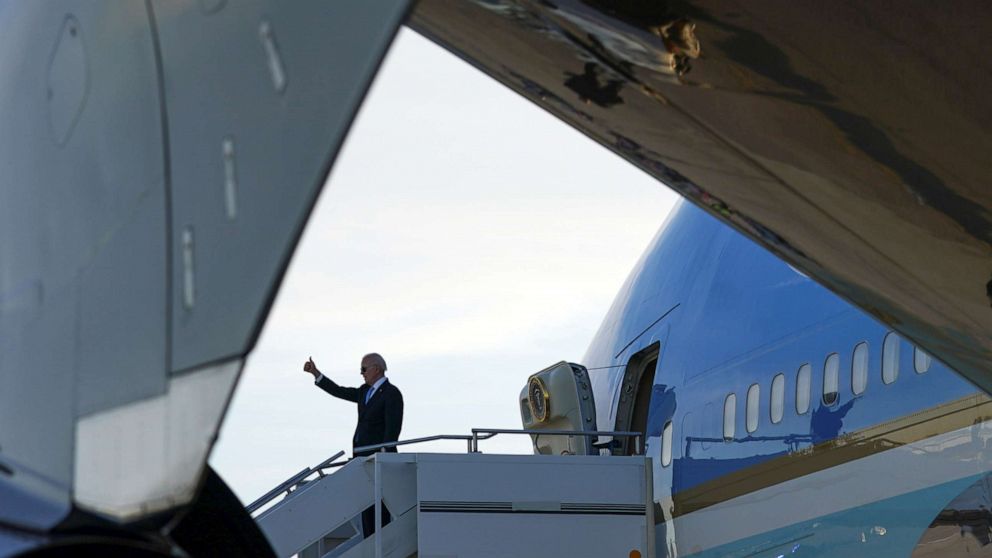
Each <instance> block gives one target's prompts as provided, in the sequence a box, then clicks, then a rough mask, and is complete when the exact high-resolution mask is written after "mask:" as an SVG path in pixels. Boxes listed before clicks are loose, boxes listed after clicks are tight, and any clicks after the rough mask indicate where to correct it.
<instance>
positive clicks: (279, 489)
mask: <svg viewBox="0 0 992 558" xmlns="http://www.w3.org/2000/svg"><path fill="white" fill-rule="evenodd" d="M342 455H344V452H343V451H339V452H337V453H335V454H334V455H332V456H330V457H328V458H327V459H325V460H323V461H321V462H320V463H319V464H318V465H317V466H315V467H304V468H303V469H301V470H300V472H299V473H296V474H295V475H293V476H291V477H289V478H288V479H286V480H284V481H282V482H281V483H279V485H278V486H276V487H275V488H273V489H272V490H270V491H268V492H266V493H265V494H263V495H262V497H261V498H259V499H257V500H255V501H254V502H252V503H250V504H248V505H247V506H245V509H246V510H247V511H248V513H249V514H251V513H254V512H255V511H256V510H258V509H259V508H261V507H262V506H264V505H265V504H268V503H269V502H271V501H272V500H273V499H275V498H276V497H277V496H279V495H280V494H282V493H283V492H286V493H287V494H288V493H289V492H291V491H292V490H293V488H295V487H296V486H297V485H298V484H300V483H301V482H302V481H303V479H305V478H307V477H309V476H310V475H311V474H313V473H314V472H316V473H317V474H318V475H320V476H321V477H323V476H324V473H323V470H324V469H327V468H330V467H338V466H341V465H344V464H345V462H342V463H333V461H334V460H335V459H337V458H339V457H341V456H342Z"/></svg>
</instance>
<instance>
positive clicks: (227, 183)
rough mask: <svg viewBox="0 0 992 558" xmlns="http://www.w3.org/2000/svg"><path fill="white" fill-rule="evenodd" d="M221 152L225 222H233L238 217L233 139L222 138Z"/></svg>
mask: <svg viewBox="0 0 992 558" xmlns="http://www.w3.org/2000/svg"><path fill="white" fill-rule="evenodd" d="M221 151H222V153H223V155H224V202H225V207H226V209H227V220H228V221H233V220H234V219H236V218H237V217H238V177H237V174H236V173H235V164H234V139H233V138H231V137H226V138H224V141H223V142H222V144H221Z"/></svg>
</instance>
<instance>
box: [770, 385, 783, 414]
mask: <svg viewBox="0 0 992 558" xmlns="http://www.w3.org/2000/svg"><path fill="white" fill-rule="evenodd" d="M770 407H771V409H770V412H771V419H772V424H778V423H780V422H782V415H783V414H784V413H785V374H776V375H775V377H774V378H772V398H771V404H770Z"/></svg>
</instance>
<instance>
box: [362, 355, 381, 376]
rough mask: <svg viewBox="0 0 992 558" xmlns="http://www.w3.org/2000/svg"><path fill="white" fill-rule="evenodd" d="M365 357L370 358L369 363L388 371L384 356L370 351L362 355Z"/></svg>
mask: <svg viewBox="0 0 992 558" xmlns="http://www.w3.org/2000/svg"><path fill="white" fill-rule="evenodd" d="M365 359H368V361H369V364H374V365H375V366H376V368H378V369H379V370H382V371H383V372H385V371H386V359H384V358H382V355H380V354H379V353H369V354H367V355H365V356H364V357H362V360H365Z"/></svg>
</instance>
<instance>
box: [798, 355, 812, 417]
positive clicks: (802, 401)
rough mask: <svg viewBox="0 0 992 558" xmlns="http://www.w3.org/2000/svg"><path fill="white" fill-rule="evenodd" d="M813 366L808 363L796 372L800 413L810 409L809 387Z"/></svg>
mask: <svg viewBox="0 0 992 558" xmlns="http://www.w3.org/2000/svg"><path fill="white" fill-rule="evenodd" d="M812 376H813V367H812V366H810V365H809V364H808V363H807V364H804V365H802V366H800V367H799V372H798V373H797V374H796V412H797V413H799V414H800V415H802V414H805V413H806V411H808V410H809V388H810V384H811V383H812V382H811V381H810V380H811V378H812Z"/></svg>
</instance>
